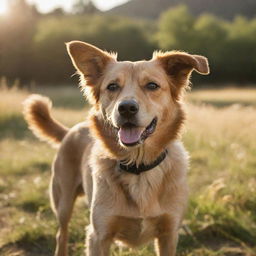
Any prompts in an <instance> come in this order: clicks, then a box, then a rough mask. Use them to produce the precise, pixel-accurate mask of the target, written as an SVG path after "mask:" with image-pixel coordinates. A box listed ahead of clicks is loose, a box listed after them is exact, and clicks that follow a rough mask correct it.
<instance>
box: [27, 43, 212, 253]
mask: <svg viewBox="0 0 256 256" xmlns="http://www.w3.org/2000/svg"><path fill="white" fill-rule="evenodd" d="M67 51H68V54H69V56H70V58H71V60H72V63H73V65H74V67H75V69H76V70H77V72H78V74H79V75H80V79H81V83H80V84H81V86H82V88H83V90H84V92H85V95H86V97H87V99H88V100H89V102H90V103H91V105H92V107H91V109H90V111H89V114H88V119H87V120H86V121H85V122H82V123H79V124H77V125H75V126H74V127H73V128H71V129H69V128H67V127H65V126H64V125H62V124H61V123H59V122H58V121H56V120H55V119H54V118H53V117H52V116H51V114H50V108H51V101H50V100H49V99H48V98H46V97H43V96H41V95H32V96H30V97H29V98H28V99H27V100H26V101H25V103H24V116H25V119H26V121H27V122H28V124H29V127H30V129H31V130H32V131H33V132H34V134H35V135H36V136H37V137H38V138H40V139H42V140H45V141H47V142H49V143H52V144H53V145H57V146H59V149H58V153H57V156H56V157H55V160H54V163H53V168H52V177H51V183H50V194H51V205H52V209H53V211H54V213H55V214H56V217H57V219H58V223H59V230H58V233H57V236H56V240H57V246H56V250H55V255H56V256H66V255H68V248H67V241H68V223H69V220H70V217H71V213H72V209H73V205H74V202H75V200H76V198H77V196H78V195H81V194H86V196H87V199H88V206H89V209H90V225H89V226H88V229H87V250H86V253H87V255H88V256H106V255H109V249H110V246H111V244H112V242H114V241H121V242H122V243H124V244H126V245H127V246H130V247H137V246H139V245H142V244H145V243H147V242H149V241H151V240H153V239H154V240H155V250H156V253H157V255H159V256H167V255H168V256H173V255H175V253H176V245H177V241H178V229H179V227H180V224H181V221H182V218H183V215H184V212H185V209H186V205H187V198H188V186H187V182H186V173H187V169H188V153H187V152H186V150H185V149H184V147H183V145H182V143H181V141H180V132H181V128H182V126H183V123H184V120H185V113H184V110H183V105H182V95H183V92H184V90H185V89H186V87H187V86H188V85H189V78H190V75H191V73H192V71H193V70H195V71H197V72H198V73H200V74H208V73H209V66H208V61H207V58H205V57H203V56H199V55H191V54H188V53H185V52H178V51H170V52H160V51H158V52H154V54H153V57H152V59H151V60H148V61H145V60H143V61H137V62H130V61H117V56H116V55H115V54H111V53H108V52H105V51H103V50H101V49H99V48H97V47H95V46H93V45H90V44H87V43H84V42H80V41H71V42H70V43H67Z"/></svg>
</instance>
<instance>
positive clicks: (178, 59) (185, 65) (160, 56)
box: [154, 51, 210, 96]
mask: <svg viewBox="0 0 256 256" xmlns="http://www.w3.org/2000/svg"><path fill="white" fill-rule="evenodd" d="M154 57H155V58H156V59H157V60H158V61H160V64H161V65H162V67H163V68H164V70H165V71H166V73H167V75H168V76H169V77H170V78H171V81H172V83H173V85H174V86H175V87H176V90H177V91H176V96H178V95H179V93H180V90H181V89H182V87H184V86H186V85H187V84H188V81H189V77H190V75H191V73H192V71H193V70H195V71H196V72H198V73H200V74H202V75H207V74H209V72H210V70H209V65H208V60H207V58H205V57H203V56H200V55H191V54H188V53H185V52H176V51H173V52H167V53H156V54H154Z"/></svg>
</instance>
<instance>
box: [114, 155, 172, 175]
mask: <svg viewBox="0 0 256 256" xmlns="http://www.w3.org/2000/svg"><path fill="white" fill-rule="evenodd" d="M167 153H168V151H167V150H165V151H164V152H162V153H161V155H160V156H159V157H158V158H157V159H156V160H155V161H154V162H153V163H151V164H148V165H145V164H140V165H139V166H137V165H136V164H135V163H132V164H128V165H127V164H122V162H119V168H120V170H122V171H125V172H129V173H133V174H136V175H140V173H142V172H146V171H149V170H151V169H153V168H154V167H156V166H157V165H159V164H160V163H161V162H162V161H163V160H164V159H165V157H166V155H167Z"/></svg>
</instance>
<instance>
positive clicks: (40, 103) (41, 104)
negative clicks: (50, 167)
mask: <svg viewBox="0 0 256 256" xmlns="http://www.w3.org/2000/svg"><path fill="white" fill-rule="evenodd" d="M23 106H24V108H23V114H24V117H25V119H26V121H27V123H28V125H29V128H30V129H31V130H32V132H33V133H34V134H35V135H36V136H37V137H38V138H39V139H40V140H43V141H46V142H48V143H50V144H52V145H53V146H56V145H58V144H59V143H60V142H61V141H62V139H63V138H64V136H65V135H66V133H67V132H68V128H67V127H65V126H64V125H62V124H61V123H59V122H58V121H57V120H55V119H54V118H53V117H52V116H51V114H50V110H51V107H52V102H51V101H50V99H49V98H47V97H44V96H41V95H38V94H33V95H31V96H29V97H28V98H27V99H26V100H25V101H24V102H23Z"/></svg>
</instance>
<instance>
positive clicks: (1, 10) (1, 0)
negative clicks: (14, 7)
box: [0, 0, 7, 15]
mask: <svg viewBox="0 0 256 256" xmlns="http://www.w3.org/2000/svg"><path fill="white" fill-rule="evenodd" d="M6 12H7V1H5V0H0V15H3V14H5V13H6Z"/></svg>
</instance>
